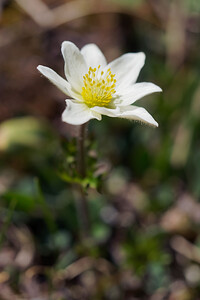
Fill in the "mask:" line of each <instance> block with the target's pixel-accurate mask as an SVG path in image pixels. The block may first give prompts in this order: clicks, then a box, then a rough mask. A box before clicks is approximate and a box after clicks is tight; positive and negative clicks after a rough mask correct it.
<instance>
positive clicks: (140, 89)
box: [118, 82, 162, 106]
mask: <svg viewBox="0 0 200 300" xmlns="http://www.w3.org/2000/svg"><path fill="white" fill-rule="evenodd" d="M155 92H162V89H161V88H160V87H159V86H157V85H155V84H154V83H151V82H141V83H135V84H134V85H132V86H131V87H129V88H127V91H124V92H123V93H122V94H121V95H120V96H121V97H120V100H121V101H120V103H119V104H118V105H119V106H126V105H130V104H133V103H134V102H135V101H137V100H138V99H140V98H142V97H144V96H146V95H149V94H152V93H155Z"/></svg>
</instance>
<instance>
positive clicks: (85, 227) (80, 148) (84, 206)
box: [76, 124, 90, 239]
mask: <svg viewBox="0 0 200 300" xmlns="http://www.w3.org/2000/svg"><path fill="white" fill-rule="evenodd" d="M86 128H87V124H83V125H81V126H80V127H79V135H78V137H77V171H78V174H79V176H80V177H81V178H82V179H84V178H85V176H86V162H85V137H86ZM77 190H78V195H77V199H76V208H77V214H78V220H79V223H80V228H81V236H82V238H83V239H85V238H88V237H89V233H90V221H89V210H88V203H87V198H86V195H85V191H84V189H83V187H82V186H81V185H77Z"/></svg>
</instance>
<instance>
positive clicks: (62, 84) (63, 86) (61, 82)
mask: <svg viewBox="0 0 200 300" xmlns="http://www.w3.org/2000/svg"><path fill="white" fill-rule="evenodd" d="M37 69H38V71H40V72H41V73H42V75H44V76H45V77H47V78H48V79H49V80H50V81H51V82H52V83H53V84H55V85H56V86H57V87H58V88H59V89H60V90H61V91H62V92H63V93H64V94H66V95H68V96H70V95H71V93H70V89H71V87H70V84H69V83H68V82H67V81H66V80H65V79H63V78H62V77H61V76H60V75H58V74H57V73H56V72H54V71H53V70H52V69H50V68H48V67H45V66H38V67H37Z"/></svg>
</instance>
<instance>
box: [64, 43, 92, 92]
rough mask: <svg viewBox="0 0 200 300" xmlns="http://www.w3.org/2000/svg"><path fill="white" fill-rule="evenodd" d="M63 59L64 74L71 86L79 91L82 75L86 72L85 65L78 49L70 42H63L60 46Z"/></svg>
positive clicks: (81, 84)
mask: <svg viewBox="0 0 200 300" xmlns="http://www.w3.org/2000/svg"><path fill="white" fill-rule="evenodd" d="M61 51H62V55H63V58H64V60H65V76H66V78H67V80H68V81H69V83H70V84H71V86H72V87H73V88H74V89H75V90H76V91H77V92H81V88H82V86H83V76H84V75H85V74H86V73H87V65H86V62H85V59H84V57H83V55H82V54H81V52H80V50H79V49H78V48H77V47H76V46H75V45H74V44H73V43H71V42H63V43H62V47H61Z"/></svg>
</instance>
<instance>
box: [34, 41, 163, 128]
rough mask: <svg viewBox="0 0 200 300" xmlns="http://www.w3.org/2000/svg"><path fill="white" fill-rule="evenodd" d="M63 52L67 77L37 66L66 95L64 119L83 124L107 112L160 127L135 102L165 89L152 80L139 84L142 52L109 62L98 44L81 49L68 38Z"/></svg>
mask: <svg viewBox="0 0 200 300" xmlns="http://www.w3.org/2000/svg"><path fill="white" fill-rule="evenodd" d="M61 51H62V55H63V58H64V61H65V68H64V71H65V76H66V79H63V78H62V77H61V76H59V75H58V74H57V73H56V72H54V71H53V70H52V69H50V68H48V67H45V66H41V65H40V66H38V67H37V69H38V70H39V71H40V72H41V73H42V74H43V75H44V76H45V77H47V78H48V79H49V80H50V81H51V82H52V83H53V84H55V85H56V86H57V87H58V88H59V89H60V90H61V91H62V92H63V93H64V94H66V95H67V99H66V108H65V110H64V112H63V114H62V120H63V121H64V122H66V123H69V124H72V125H81V124H84V123H86V122H88V121H89V120H90V119H97V120H99V121H100V120H101V119H102V115H106V116H109V117H118V118H125V119H129V120H136V121H140V122H142V123H146V124H148V125H152V126H158V123H157V122H156V121H155V120H154V118H153V117H152V116H151V115H150V114H149V113H148V112H147V110H146V109H144V108H142V107H138V106H135V105H133V104H135V102H136V101H137V100H139V99H140V98H142V97H144V96H146V95H148V94H151V93H155V92H161V91H162V90H161V88H160V87H158V86H157V85H155V84H153V83H150V82H141V83H136V80H137V78H138V75H139V73H140V70H141V69H142V67H143V65H144V62H145V54H144V53H143V52H139V53H127V54H124V55H122V56H120V57H119V58H117V59H115V60H113V61H112V62H110V63H107V61H106V59H105V57H104V55H103V53H102V52H101V50H100V49H99V48H98V47H97V46H96V45H95V44H87V45H85V46H84V47H83V48H82V49H81V50H79V49H78V48H77V47H76V45H74V44H73V43H72V42H69V41H65V42H63V43H62V47H61Z"/></svg>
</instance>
